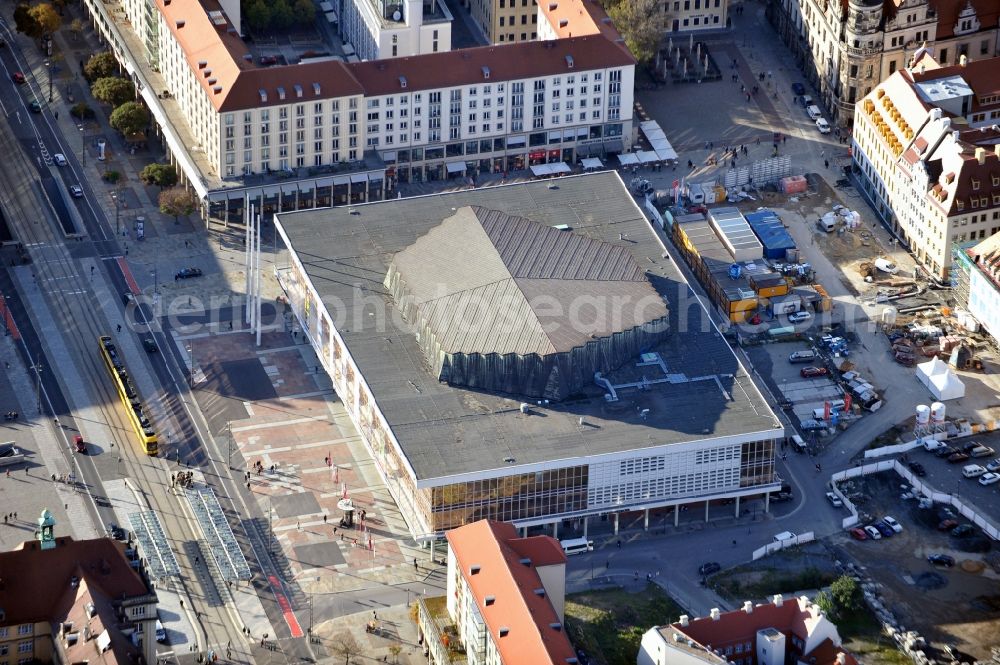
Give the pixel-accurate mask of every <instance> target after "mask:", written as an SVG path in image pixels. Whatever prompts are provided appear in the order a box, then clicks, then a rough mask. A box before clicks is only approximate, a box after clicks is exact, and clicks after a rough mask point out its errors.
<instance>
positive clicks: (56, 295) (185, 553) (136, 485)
mask: <svg viewBox="0 0 1000 665" xmlns="http://www.w3.org/2000/svg"><path fill="white" fill-rule="evenodd" d="M0 151H2V153H3V154H5V155H6V158H5V160H4V162H3V167H2V168H3V170H4V172H5V175H6V177H5V178H3V179H0V198H2V200H3V202H4V204H5V205H4V208H5V212H6V213H7V218H8V221H9V223H10V225H11V230H12V232H13V233H14V235H15V237H16V238H17V239H18V240H19V241H20V242H21V243H22V244H23V246H24V248H25V249H26V251H27V252H28V254H29V255H30V257H31V259H32V264H31V270H32V272H33V279H34V280H35V281H36V282H37V284H38V285H39V286H40V287H41V290H42V291H43V297H44V298H45V300H46V303H47V305H48V308H49V310H50V311H51V312H52V315H53V319H54V320H55V322H56V323H57V325H58V327H59V329H60V330H59V332H60V338H61V339H60V340H59V341H55V343H60V342H61V343H64V344H65V346H66V348H67V349H68V350H69V352H70V353H71V355H72V357H73V358H74V360H75V368H76V370H77V372H78V373H79V375H80V378H81V380H82V381H83V383H84V384H85V385H86V388H87V390H86V393H85V395H83V396H81V395H76V397H75V400H76V401H77V402H79V401H81V398H82V399H83V400H87V398H88V397H89V398H90V400H91V401H90V403H86V404H84V406H87V407H89V408H90V409H92V411H91V416H92V418H93V419H94V420H100V422H101V423H102V424H103V425H105V426H106V427H107V428H108V431H109V440H108V441H107V442H104V443H105V445H106V447H105V451H104V453H103V454H107V453H111V454H112V455H115V456H117V457H119V458H120V462H118V466H119V468H121V469H123V473H122V474H121V476H122V477H123V478H128V479H129V482H130V485H132V488H133V491H135V492H136V493H138V494H139V495H140V496H141V503H143V504H145V507H146V508H148V509H149V510H152V511H154V512H155V513H157V515H158V516H159V517H160V521H161V524H162V526H163V529H164V532H165V535H166V537H167V540H168V543H169V544H170V547H171V550H172V551H173V552H174V554H175V557H176V558H177V561H178V564H179V566H180V569H181V574H180V576H179V577H178V578H177V579H176V580H174V584H175V589H176V590H177V591H178V592H179V593H180V594H181V596H182V597H184V598H186V599H188V601H189V602H187V603H186V609H188V610H189V611H190V612H189V617H190V618H191V620H192V624H193V625H195V626H196V631H197V633H198V636H197V642H198V645H199V648H200V649H201V650H202V651H207V650H208V649H215V650H216V651H219V650H220V649H221V650H222V652H225V649H226V645H227V644H230V643H231V644H232V645H233V648H234V651H236V654H235V655H236V656H238V657H239V658H238V659H239V660H240V661H243V662H252V657H251V656H250V653H249V647H248V645H247V644H246V641H245V638H244V637H243V635H242V625H240V624H239V619H238V617H234V616H233V614H232V613H231V612H230V611H229V610H228V608H227V607H226V605H225V603H224V602H223V603H222V604H220V603H219V602H218V600H217V596H216V595H215V594H213V593H212V589H211V588H209V585H212V586H214V581H213V580H212V579H209V578H210V575H209V573H208V569H207V568H206V564H205V563H204V562H197V561H195V560H192V558H191V555H192V553H194V552H197V551H199V545H198V544H199V542H200V541H201V534H200V533H199V532H198V527H197V526H196V525H194V524H192V523H191V520H190V518H189V517H188V515H187V514H186V511H185V506H183V505H182V502H184V501H185V500H186V499H185V498H184V497H183V496H182V495H180V494H174V493H173V492H172V491H171V489H170V482H169V478H170V474H171V470H170V467H169V463H168V462H167V461H166V453H169V452H170V446H169V444H168V445H164V443H163V442H162V440H163V436H162V432H164V431H166V430H172V431H176V432H181V431H190V430H191V429H192V427H193V426H192V424H191V423H185V422H184V419H183V418H181V417H179V416H181V415H183V413H184V408H183V405H181V404H180V403H179V402H180V397H179V396H178V395H175V394H172V393H170V392H169V391H166V390H164V389H163V388H162V386H157V389H156V393H157V394H156V395H155V396H154V395H149V394H143V401H144V404H145V405H146V406H147V408H148V409H149V411H150V413H151V415H152V419H153V422H154V424H155V426H156V429H157V431H158V433H161V454H163V457H160V458H151V457H148V456H147V455H146V454H145V453H144V451H141V450H140V449H139V444H138V442H137V440H136V436H135V434H134V431H133V429H132V427H131V424H130V423H129V421H128V419H127V417H126V415H125V413H124V410H123V409H124V407H123V406H122V405H121V403H120V400H119V396H118V394H117V392H116V390H115V388H114V385H113V382H112V379H111V377H110V375H109V374H108V371H107V368H106V367H105V365H104V363H103V360H102V359H101V357H100V354H99V352H98V346H97V345H98V338H99V337H100V336H101V335H105V334H112V333H111V330H112V329H113V326H111V325H110V324H109V323H108V322H107V321H106V320H104V318H103V314H102V311H101V309H102V308H101V302H100V301H99V298H98V296H97V294H96V292H95V290H94V288H92V285H91V279H100V278H102V277H101V276H97V277H92V275H93V273H94V272H96V268H99V267H101V264H102V262H103V261H104V260H105V259H106V258H107V257H104V256H101V254H100V253H98V252H96V251H95V252H91V255H90V256H89V257H88V258H82V259H81V258H74V257H73V256H72V255H71V253H70V251H69V248H68V247H67V244H66V241H65V238H63V237H62V236H60V235H59V234H58V233H59V232H58V231H57V229H58V222H57V220H55V219H54V218H53V214H52V211H51V209H50V208H49V206H48V203H47V201H45V200H44V198H43V197H42V196H41V195H40V193H39V191H38V190H37V189H36V187H35V186H34V183H35V181H36V180H37V171H36V169H35V167H34V166H33V165H31V164H30V162H29V158H28V157H27V156H26V155H25V154H24V152H23V150H22V146H21V145H20V144H19V142H18V140H17V138H16V137H15V136H14V135H13V133H12V132H3V133H2V136H0ZM84 242H89V241H88V240H85V241H84ZM80 248H81V246H80V245H79V244H74V253H78V252H79V251H80ZM94 249H96V247H94ZM91 267H93V269H92V268H91ZM88 273H90V274H89V275H88ZM30 309H31V308H30V307H26V310H30ZM125 330H126V331H127V334H132V333H131V331H130V330H128V329H127V328H126V329H125ZM112 337H114V335H113V334H112ZM120 339H121V335H119V336H118V338H116V342H120ZM41 346H42V348H43V349H44V348H46V347H49V346H50V345H49V344H48V343H47V342H46V341H45V340H44V339H42V340H41ZM127 346H129V345H126V344H121V343H119V348H120V349H121V352H122V353H123V356H124V358H125V363H126V366H127V367H128V369H129V372H130V373H131V374H133V375H136V374H137V373H138V372H144V371H146V368H145V367H144V365H145V361H144V358H142V357H141V356H139V357H137V354H136V353H128V352H127ZM131 346H132V347H133V348H134V347H135V345H131ZM46 355H49V354H46ZM36 362H37V359H36ZM44 371H50V372H53V375H54V376H55V377H56V383H57V384H58V385H59V387H60V390H61V391H62V393H63V394H64V395H66V396H67V397H69V396H71V395H72V390H71V389H70V388H69V386H67V384H66V383H65V382H64V381H63V380H61V379H60V378H59V377H58V368H46V369H45V370H44ZM137 390H139V388H138V386H137ZM140 394H142V391H141V390H140ZM75 406H77V407H79V406H81V405H80V404H77V405H75ZM68 408H69V410H70V414H66V415H71V414H72V413H73V412H75V411H76V409H75V408H74V405H73V404H72V403H70V404H69V405H68ZM57 420H58V419H57ZM67 422H71V421H69V420H64V421H63V422H62V423H61V424H60V429H61V430H62V432H61V433H62V442H63V444H64V445H63V454H64V455H65V456H67V457H69V458H73V457H74V455H73V453H72V452H71V451H70V450H69V449H68V439H69V438H71V437H67V436H66V427H67ZM115 448H117V450H115ZM75 461H76V463H78V464H79V465H80V470H81V480H82V481H84V482H85V485H84V486H85V491H87V492H88V493H92V491H93V488H94V487H96V485H97V483H96V482H94V481H95V480H96V479H99V478H100V468H101V467H103V471H104V473H105V475H107V474H108V473H109V470H110V469H113V468H114V466H113V465H114V462H110V463H109V462H107V461H106V460H104V459H102V458H101V456H100V455H98V456H95V457H90V456H85V457H77V458H76V460H75ZM171 498H173V499H174V501H171ZM177 655H178V656H182V655H184V654H177Z"/></svg>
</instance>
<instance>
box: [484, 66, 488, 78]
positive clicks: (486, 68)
mask: <svg viewBox="0 0 1000 665" xmlns="http://www.w3.org/2000/svg"><path fill="white" fill-rule="evenodd" d="M489 77H490V68H489V67H483V78H484V79H488V78H489Z"/></svg>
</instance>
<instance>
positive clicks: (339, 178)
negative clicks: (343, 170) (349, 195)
mask: <svg viewBox="0 0 1000 665" xmlns="http://www.w3.org/2000/svg"><path fill="white" fill-rule="evenodd" d="M349 182H351V177H350V176H346V175H335V176H333V184H334V185H346V184H348V183H349Z"/></svg>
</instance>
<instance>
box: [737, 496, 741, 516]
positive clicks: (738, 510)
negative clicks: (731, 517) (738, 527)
mask: <svg viewBox="0 0 1000 665" xmlns="http://www.w3.org/2000/svg"><path fill="white" fill-rule="evenodd" d="M739 516H740V497H736V517H739Z"/></svg>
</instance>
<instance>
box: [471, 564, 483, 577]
mask: <svg viewBox="0 0 1000 665" xmlns="http://www.w3.org/2000/svg"><path fill="white" fill-rule="evenodd" d="M480 570H482V569H481V568H480V567H479V566H478V565H475V564H474V565H472V566H470V567H469V574H470V575H478V574H479V571H480Z"/></svg>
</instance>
